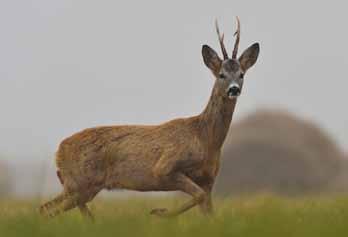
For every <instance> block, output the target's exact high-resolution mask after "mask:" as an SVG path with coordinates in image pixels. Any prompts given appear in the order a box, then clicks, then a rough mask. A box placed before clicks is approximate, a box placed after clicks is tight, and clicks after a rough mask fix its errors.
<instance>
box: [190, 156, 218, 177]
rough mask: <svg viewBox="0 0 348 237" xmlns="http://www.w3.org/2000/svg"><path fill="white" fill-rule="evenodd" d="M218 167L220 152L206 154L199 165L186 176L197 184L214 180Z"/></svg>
mask: <svg viewBox="0 0 348 237" xmlns="http://www.w3.org/2000/svg"><path fill="white" fill-rule="evenodd" d="M219 167H220V152H217V153H215V154H214V155H211V156H207V157H206V158H205V159H204V161H203V162H202V164H201V166H200V167H199V168H197V169H195V170H192V171H191V172H190V173H189V174H188V176H189V177H190V178H191V179H192V180H194V181H195V182H196V183H197V184H204V183H211V182H214V180H215V178H216V176H217V174H218V171H219Z"/></svg>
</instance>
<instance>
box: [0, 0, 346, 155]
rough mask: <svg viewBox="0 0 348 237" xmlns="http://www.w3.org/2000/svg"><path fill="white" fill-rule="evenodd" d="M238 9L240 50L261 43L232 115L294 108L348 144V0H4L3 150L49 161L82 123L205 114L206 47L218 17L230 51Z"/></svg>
mask: <svg viewBox="0 0 348 237" xmlns="http://www.w3.org/2000/svg"><path fill="white" fill-rule="evenodd" d="M236 15H239V16H240V19H241V23H242V35H241V46H240V50H241V51H242V50H244V49H245V48H246V47H248V46H249V45H251V44H252V43H254V42H259V43H260V45H261V52H260V57H259V60H258V62H257V64H256V65H255V66H254V68H252V69H251V70H250V72H248V73H247V75H246V76H245V80H246V82H245V85H244V91H243V94H242V97H241V98H240V100H239V102H238V105H237V110H236V113H235V118H237V119H238V118H240V117H242V116H243V115H246V114H247V113H248V112H251V111H253V110H255V109H258V108H263V107H271V108H273V107H275V108H284V109H288V110H290V111H292V112H294V113H297V114H299V115H300V116H302V117H304V118H307V119H313V120H315V121H316V122H317V123H318V124H319V125H321V126H322V127H324V128H325V129H326V130H327V131H328V132H329V133H330V134H331V135H332V136H333V137H335V138H336V140H337V141H339V142H340V144H341V145H342V147H346V148H348V123H347V122H348V110H347V106H346V101H347V99H348V78H347V73H346V69H347V68H348V54H347V50H348V44H347V42H348V32H347V26H346V24H347V22H348V14H347V4H345V1H303V0H296V1H294V0H292V1H245V0H244V1H231V0H230V1H216V0H215V1H187V0H186V1H178V0H176V1H163V0H162V1H130V0H127V1H115V0H113V1H111V0H110V1H101V0H100V1H88V0H73V1H72V0H0V30H1V32H0V109H1V114H0V115H1V120H0V121H1V123H0V141H1V143H0V154H4V155H5V156H7V157H12V158H18V159H35V158H38V157H40V158H42V155H43V154H52V153H53V152H54V151H55V150H56V147H57V144H58V143H59V141H60V140H61V139H62V138H64V137H66V136H68V135H70V134H72V133H73V132H76V131H79V130H80V129H83V128H86V127H92V126H95V125H106V124H124V123H128V124H135V123H136V124H138V123H140V124H155V123H160V122H163V121H166V120H169V119H172V118H175V117H181V116H191V115H194V114H197V113H199V112H200V111H201V110H202V109H203V108H204V106H205V104H206V102H207V100H208V98H209V96H210V91H211V88H212V85H213V77H212V75H211V73H210V72H209V71H208V70H207V69H206V68H205V66H204V64H203V61H202V58H201V45H202V44H205V43H207V44H209V45H211V46H212V47H213V48H215V49H217V50H219V47H218V41H217V37H216V33H215V30H214V19H215V18H218V19H219V22H220V28H221V30H223V31H225V33H226V36H225V38H226V40H227V42H226V44H227V45H228V49H229V50H230V51H231V50H232V45H233V37H232V34H233V32H234V30H235V16H236ZM219 53H220V50H219ZM346 150H347V149H346Z"/></svg>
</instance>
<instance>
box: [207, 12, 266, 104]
mask: <svg viewBox="0 0 348 237" xmlns="http://www.w3.org/2000/svg"><path fill="white" fill-rule="evenodd" d="M216 32H217V34H218V37H219V42H220V46H221V50H222V54H223V59H220V57H219V56H218V54H217V53H216V52H215V51H214V50H213V49H212V48H210V47H209V46H208V45H203V47H202V55H203V60H204V63H205V65H206V66H207V67H208V68H209V69H210V70H211V71H212V72H213V74H214V76H215V77H216V80H217V82H216V86H217V87H218V89H219V92H220V94H221V96H225V97H228V98H229V99H234V98H237V97H238V96H239V95H240V94H241V92H242V87H243V81H244V74H245V73H246V71H247V70H248V69H249V68H250V67H251V66H253V65H254V64H255V62H256V60H257V57H258V55H259V51H260V46H259V44H258V43H254V44H253V45H251V46H250V47H249V48H247V49H246V50H245V51H244V52H243V53H242V55H241V56H240V57H239V58H238V59H237V54H238V45H239V39H240V22H239V19H238V17H237V31H236V33H235V36H236V41H235V44H234V49H233V52H232V58H229V57H228V54H227V51H226V48H225V45H224V42H223V41H224V35H223V34H222V35H221V34H220V31H219V27H218V24H217V22H216Z"/></svg>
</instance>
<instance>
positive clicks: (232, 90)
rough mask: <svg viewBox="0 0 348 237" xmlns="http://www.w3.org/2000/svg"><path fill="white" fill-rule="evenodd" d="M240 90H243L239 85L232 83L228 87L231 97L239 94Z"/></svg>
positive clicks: (228, 93)
mask: <svg viewBox="0 0 348 237" xmlns="http://www.w3.org/2000/svg"><path fill="white" fill-rule="evenodd" d="M240 92H241V90H240V87H239V86H238V85H232V86H231V87H230V88H228V91H227V95H228V96H229V97H234V96H239V95H240Z"/></svg>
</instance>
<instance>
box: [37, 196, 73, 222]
mask: <svg viewBox="0 0 348 237" xmlns="http://www.w3.org/2000/svg"><path fill="white" fill-rule="evenodd" d="M79 204H80V195H79V194H78V193H67V192H65V193H62V194H60V195H58V196H57V197H56V198H55V199H53V200H52V201H49V202H47V203H45V204H44V205H42V206H41V207H40V214H42V215H43V216H47V217H55V216H57V215H59V214H61V213H63V212H65V211H68V210H70V209H72V208H75V207H77V206H78V205H79Z"/></svg>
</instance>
